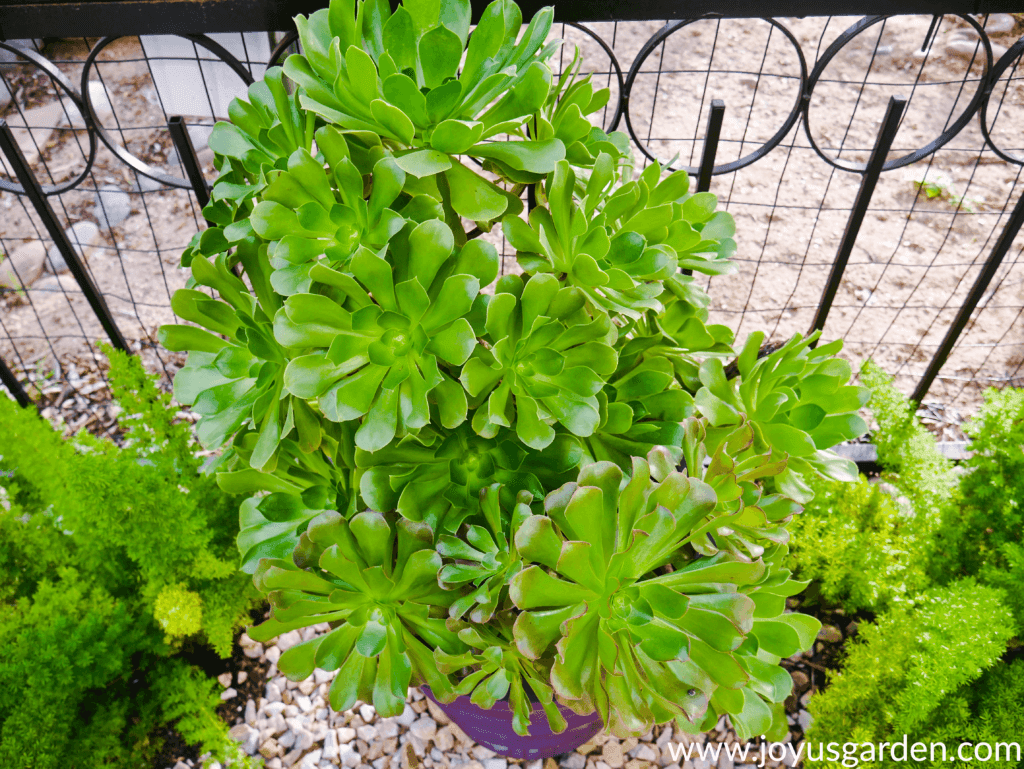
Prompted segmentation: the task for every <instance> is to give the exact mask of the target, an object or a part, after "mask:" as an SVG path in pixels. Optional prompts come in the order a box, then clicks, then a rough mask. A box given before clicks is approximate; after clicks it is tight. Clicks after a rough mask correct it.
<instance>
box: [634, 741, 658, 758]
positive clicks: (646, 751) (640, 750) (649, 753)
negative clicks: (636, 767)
mask: <svg viewBox="0 0 1024 769" xmlns="http://www.w3.org/2000/svg"><path fill="white" fill-rule="evenodd" d="M633 757H634V758H638V759H640V760H641V761H652V762H653V761H657V760H658V751H656V750H655V749H654V748H652V747H651V746H650V745H647V744H641V745H639V746H638V747H637V751H636V753H635V754H634V756H633Z"/></svg>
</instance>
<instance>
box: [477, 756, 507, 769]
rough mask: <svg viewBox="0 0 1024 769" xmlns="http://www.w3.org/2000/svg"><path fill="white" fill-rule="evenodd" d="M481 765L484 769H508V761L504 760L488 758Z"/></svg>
mask: <svg viewBox="0 0 1024 769" xmlns="http://www.w3.org/2000/svg"><path fill="white" fill-rule="evenodd" d="M481 763H483V765H484V769H508V759H505V758H488V759H487V760H486V761H483V762H481Z"/></svg>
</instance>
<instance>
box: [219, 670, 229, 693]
mask: <svg viewBox="0 0 1024 769" xmlns="http://www.w3.org/2000/svg"><path fill="white" fill-rule="evenodd" d="M217 683H219V684H220V685H221V686H223V687H224V688H225V689H227V688H228V687H229V686H231V674H230V673H221V674H220V675H219V676H217Z"/></svg>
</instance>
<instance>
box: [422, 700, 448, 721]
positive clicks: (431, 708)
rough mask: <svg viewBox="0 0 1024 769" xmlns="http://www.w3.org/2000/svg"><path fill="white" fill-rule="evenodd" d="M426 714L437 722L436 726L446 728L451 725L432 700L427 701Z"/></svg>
mask: <svg viewBox="0 0 1024 769" xmlns="http://www.w3.org/2000/svg"><path fill="white" fill-rule="evenodd" d="M427 712H428V713H430V715H431V716H432V717H433V719H434V720H435V721H437V725H438V726H447V725H448V724H450V723H451V720H450V719H449V718H448V716H446V715H445V714H444V711H443V710H441V708H439V707H438V706H437V705H435V704H434V702H433V701H432V700H427Z"/></svg>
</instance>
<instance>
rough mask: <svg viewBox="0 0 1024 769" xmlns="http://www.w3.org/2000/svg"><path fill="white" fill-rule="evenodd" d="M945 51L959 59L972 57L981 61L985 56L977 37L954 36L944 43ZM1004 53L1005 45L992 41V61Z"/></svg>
mask: <svg viewBox="0 0 1024 769" xmlns="http://www.w3.org/2000/svg"><path fill="white" fill-rule="evenodd" d="M945 51H946V54H947V55H949V56H955V57H957V58H959V59H967V60H970V59H972V58H973V59H975V60H976V61H982V60H983V59H984V58H985V49H984V47H982V46H981V44H980V43H979V42H978V40H977V39H974V40H968V39H964V38H960V37H958V38H955V39H953V40H950V41H949V42H948V43H946V48H945ZM1004 53H1006V46H1003V45H999V43H992V60H993V61H998V60H999V59H1000V58H1002V56H1003V54H1004Z"/></svg>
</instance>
